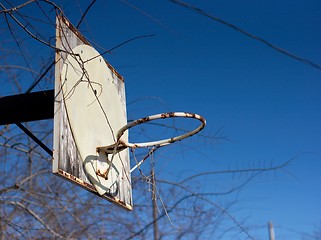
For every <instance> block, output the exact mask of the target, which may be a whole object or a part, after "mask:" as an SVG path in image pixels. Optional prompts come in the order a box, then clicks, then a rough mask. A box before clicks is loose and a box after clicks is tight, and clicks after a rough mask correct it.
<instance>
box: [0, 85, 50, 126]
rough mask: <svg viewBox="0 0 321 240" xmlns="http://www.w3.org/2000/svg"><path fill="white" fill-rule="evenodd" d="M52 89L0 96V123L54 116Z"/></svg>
mask: <svg viewBox="0 0 321 240" xmlns="http://www.w3.org/2000/svg"><path fill="white" fill-rule="evenodd" d="M54 99H55V96H54V90H47V91H41V92H33V93H24V94H18V95H12V96H6V97H0V125H6V124H12V123H21V122H30V121H37V120H43V119H50V118H53V117H54Z"/></svg>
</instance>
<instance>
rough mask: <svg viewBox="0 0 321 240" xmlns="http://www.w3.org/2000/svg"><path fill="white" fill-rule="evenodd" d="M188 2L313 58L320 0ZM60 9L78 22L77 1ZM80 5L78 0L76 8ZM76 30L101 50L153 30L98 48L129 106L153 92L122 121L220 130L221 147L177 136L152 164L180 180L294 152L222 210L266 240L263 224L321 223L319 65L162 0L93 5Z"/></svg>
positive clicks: (282, 229)
mask: <svg viewBox="0 0 321 240" xmlns="http://www.w3.org/2000/svg"><path fill="white" fill-rule="evenodd" d="M189 3H190V4H192V5H194V6H196V7H198V8H200V9H202V10H204V11H205V12H207V13H208V14H210V15H213V16H216V17H218V18H220V19H223V20H225V21H227V22H229V23H232V24H234V25H236V26H238V27H239V28H241V29H244V30H246V31H247V32H249V33H251V34H253V35H255V36H258V37H260V38H262V39H265V40H267V41H268V42H270V43H272V44H274V45H276V46H278V47H280V48H282V49H284V50H286V51H288V52H290V53H292V54H294V55H296V56H300V57H302V58H305V59H308V60H310V61H312V62H314V63H316V64H320V65H321V58H320V56H321V31H320V25H321V2H320V1H317V0H306V1H299V0H292V1H276V0H270V1H253V0H250V1H222V0H220V1H189ZM131 4H133V5H131ZM63 5H64V10H65V14H66V15H67V17H68V18H69V19H70V20H71V21H72V22H73V23H74V24H76V23H77V22H78V20H79V16H80V13H79V7H78V3H76V4H74V3H73V1H70V2H69V1H68V2H67V1H66V2H65V3H63ZM87 5H88V3H86V4H84V3H83V2H82V4H81V8H82V9H83V11H84V9H85V6H87ZM81 30H82V32H83V34H84V35H85V36H87V37H88V38H89V39H90V40H91V41H93V42H94V43H96V44H98V45H100V46H103V47H104V48H105V49H110V48H112V47H114V46H116V45H118V44H119V43H121V42H124V41H126V40H128V39H131V38H134V37H137V36H143V35H149V34H155V36H153V37H146V38H141V39H137V40H135V41H132V42H130V43H128V44H126V45H124V46H122V47H120V48H118V49H116V50H115V51H114V53H113V54H109V55H105V58H106V59H107V60H108V61H109V62H110V63H111V64H112V65H113V66H114V67H115V68H116V69H117V70H118V71H119V72H120V73H121V75H123V76H124V78H125V81H126V93H127V102H128V103H129V102H131V101H134V100H136V99H139V98H144V97H153V99H150V100H142V101H139V102H136V103H133V104H131V105H129V106H128V117H129V118H138V117H143V116H145V115H149V114H155V113H158V112H163V111H168V110H170V111H190V112H196V113H199V114H201V115H203V116H204V117H205V118H206V120H207V128H206V130H205V133H206V134H213V133H215V132H216V131H217V130H219V129H223V135H224V136H227V137H228V139H229V140H228V141H221V142H219V143H216V142H206V141H204V140H201V139H200V140H199V141H198V140H195V141H188V142H187V143H186V145H184V143H182V149H185V151H184V152H183V151H181V152H180V157H178V158H177V159H175V160H173V159H170V157H168V156H167V157H166V159H165V160H164V162H163V163H161V160H159V163H157V164H159V166H160V168H162V167H163V172H166V170H167V169H168V168H167V167H165V166H169V165H170V166H174V167H175V168H174V169H171V170H170V171H168V173H170V174H173V175H175V172H179V173H180V174H181V175H180V176H177V178H183V175H184V174H186V176H188V174H191V173H196V172H202V171H208V170H212V171H214V170H222V169H236V168H250V167H252V168H259V167H270V166H271V165H279V164H282V163H283V162H286V161H288V160H290V159H292V158H294V160H293V161H292V162H291V164H290V165H289V166H287V167H286V168H285V169H284V170H279V171H275V172H270V173H264V174H262V175H260V176H258V177H256V178H255V179H253V180H252V181H251V182H249V183H248V184H247V185H246V186H245V187H244V188H243V189H242V190H241V191H239V192H238V193H237V194H235V195H233V196H232V197H231V198H233V199H234V200H236V202H237V203H236V205H235V207H234V208H232V210H233V211H231V213H232V214H233V215H234V216H235V217H236V218H238V219H240V220H242V219H244V218H246V222H245V226H248V227H250V233H251V234H252V235H253V236H254V237H255V238H257V239H267V237H268V235H267V227H266V224H267V221H270V220H271V221H272V222H273V223H274V225H275V228H276V229H275V231H276V239H301V238H300V236H301V234H303V233H311V232H313V230H315V228H316V227H319V226H320V225H319V223H320V221H321V204H320V203H321V190H320V186H319V185H320V183H321V175H320V170H321V124H320V123H321V70H320V69H317V68H315V67H312V66H311V65H308V64H305V63H303V62H300V61H297V60H294V59H292V58H290V57H288V56H285V55H284V54H282V53H280V52H278V51H275V50H273V49H272V48H270V47H268V46H267V45H265V44H263V43H261V42H258V41H256V40H253V39H251V38H249V37H247V36H245V35H244V34H242V33H240V32H238V31H235V30H234V29H232V28H230V27H227V26H226V25H223V24H221V23H218V22H216V21H213V20H211V19H209V18H207V17H205V16H202V15H200V14H197V13H195V12H193V11H191V10H188V9H186V8H184V7H182V6H178V5H176V4H174V3H172V2H170V1H157V2H153V3H152V4H151V3H150V1H139V2H132V1H130V3H129V2H126V1H103V2H101V1H98V2H97V3H96V4H95V5H94V6H93V8H92V9H91V10H90V11H89V13H88V15H87V17H86V20H85V21H84V22H83V24H82V26H81ZM97 49H98V50H99V48H97ZM32 54H35V55H38V56H41V54H42V53H40V52H39V53H32ZM156 98H157V99H161V101H159V100H155V99H156ZM163 154H166V151H165V150H164V153H163ZM173 161H175V162H176V163H173ZM180 161H181V162H180ZM182 172H184V173H182ZM164 176H165V175H164ZM250 176H251V175H250V174H249V175H223V176H219V177H218V176H216V177H215V178H214V177H208V178H206V183H205V184H204V186H205V187H206V188H207V189H208V190H210V189H211V187H212V186H215V187H216V188H217V189H219V190H221V191H224V189H225V190H226V189H229V187H232V186H236V185H237V184H239V182H243V181H244V180H246V179H247V177H250ZM171 177H173V176H171ZM226 239H228V238H226ZM240 239H245V237H244V238H240Z"/></svg>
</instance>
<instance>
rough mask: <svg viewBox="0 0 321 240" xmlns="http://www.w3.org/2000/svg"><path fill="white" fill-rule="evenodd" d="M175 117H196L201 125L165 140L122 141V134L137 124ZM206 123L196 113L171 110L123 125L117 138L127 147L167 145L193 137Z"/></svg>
mask: <svg viewBox="0 0 321 240" xmlns="http://www.w3.org/2000/svg"><path fill="white" fill-rule="evenodd" d="M174 117H182V118H194V119H197V120H199V121H200V122H201V124H200V126H199V127H197V128H195V129H194V130H192V131H190V132H188V133H185V134H182V135H179V136H176V137H172V138H166V139H163V140H158V141H152V142H142V143H125V142H123V141H121V140H120V139H121V136H122V135H123V134H124V132H125V131H127V130H128V129H130V128H132V127H134V126H137V125H139V124H142V123H146V122H150V121H153V120H156V119H165V118H174ZM205 125H206V120H205V119H204V118H203V117H202V116H200V115H198V114H196V113H188V112H170V113H160V114H155V115H151V116H148V117H144V118H140V119H137V120H135V121H132V122H130V123H128V124H127V125H125V126H123V127H122V128H121V129H119V130H118V132H117V139H118V140H120V142H121V143H122V144H123V145H125V146H126V147H129V148H144V147H156V146H157V147H162V146H166V145H168V144H171V143H174V142H177V141H180V140H182V139H185V138H188V137H191V136H193V135H195V134H196V133H198V132H200V131H201V130H202V129H203V128H204V127H205Z"/></svg>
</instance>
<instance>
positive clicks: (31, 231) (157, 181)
mask: <svg viewBox="0 0 321 240" xmlns="http://www.w3.org/2000/svg"><path fill="white" fill-rule="evenodd" d="M95 4H98V3H96V1H95V0H94V1H91V2H90V3H88V5H87V6H86V7H85V8H84V9H83V10H82V11H81V15H80V16H79V19H80V20H79V22H78V24H77V25H76V26H77V27H79V26H80V25H81V24H82V23H83V21H85V19H86V14H87V13H88V12H89V11H90V8H91V7H92V6H94V5H95ZM30 8H32V9H33V12H34V14H33V15H27V14H26V12H28V11H26V10H27V9H28V10H29V12H28V13H30ZM60 13H63V8H62V7H59V6H58V4H56V3H54V2H53V1H47V0H42V1H38V0H30V1H24V2H20V3H19V4H13V3H12V2H10V1H6V4H4V3H0V17H1V20H0V21H1V26H2V27H1V29H0V34H1V44H0V48H1V55H0V69H1V75H0V77H1V88H2V89H3V91H2V94H17V93H23V92H26V91H32V90H33V88H34V87H35V86H37V87H38V88H40V89H42V90H45V89H50V88H52V86H53V82H54V76H53V68H52V66H53V65H54V64H53V56H54V51H55V46H54V29H55V16H56V14H60ZM136 39H137V38H136ZM131 40H133V39H131ZM128 41H130V40H128ZM128 41H126V42H128ZM126 42H124V43H120V44H119V45H117V46H116V47H114V48H113V49H116V48H118V47H121V46H122V45H123V44H125V43H126ZM33 44H35V46H33V48H30V49H33V50H32V51H34V49H35V51H39V53H40V52H41V56H40V57H39V56H37V58H34V57H33V56H34V55H35V54H36V55H37V54H38V52H31V51H30V50H29V46H30V45H33ZM40 50H41V51H40ZM105 51H106V52H107V50H105ZM42 56H46V57H42ZM52 125H53V123H52V120H44V121H39V122H30V123H28V124H27V125H26V126H27V128H28V129H29V130H30V131H31V132H33V133H34V134H35V135H36V136H37V137H38V138H39V139H40V140H41V141H42V142H43V143H44V144H45V145H47V146H51V145H52V137H53V136H52V132H53V129H52ZM176 130H177V129H176ZM220 137H221V136H220V135H219V134H217V133H214V134H203V135H200V137H199V138H200V139H203V140H204V141H208V140H209V139H211V140H218V139H219V138H220ZM136 154H139V153H136ZM155 158H157V155H156V156H155ZM51 162H52V159H51V156H48V154H47V153H46V152H45V151H43V150H42V149H41V148H39V146H38V145H37V144H36V143H34V142H33V141H32V140H31V139H30V138H28V136H26V135H25V134H24V133H23V132H22V131H20V130H19V129H18V128H17V127H16V126H15V125H14V124H12V125H6V126H1V127H0V166H1V168H0V172H1V175H0V182H1V187H0V205H1V210H0V234H1V235H0V236H1V239H52V238H57V239H58V238H62V239H150V238H151V236H153V234H154V237H155V238H158V239H186V238H189V239H204V238H209V236H216V238H217V239H220V238H223V237H224V236H225V234H227V233H228V234H230V233H231V234H240V232H241V235H242V236H243V238H244V239H247V238H249V239H253V236H252V235H251V234H250V231H249V229H247V228H246V225H245V224H244V223H243V222H242V221H243V219H237V218H235V217H234V215H233V206H234V205H235V204H237V202H235V200H228V199H225V198H224V196H228V195H230V194H232V193H234V192H237V191H239V190H241V189H242V187H244V186H245V185H246V184H248V183H249V182H250V181H251V180H252V179H253V178H255V177H256V176H258V175H259V174H261V173H262V172H266V171H277V170H278V169H280V168H283V167H285V166H286V164H287V163H284V164H283V165H280V166H271V167H263V168H248V169H240V168H238V169H227V170H225V171H210V170H209V171H208V172H201V173H196V174H193V175H190V176H189V177H187V178H185V179H181V180H177V179H176V180H168V179H163V178H162V177H161V176H162V175H161V173H160V172H158V171H157V169H156V173H155V178H154V177H153V176H150V175H149V174H150V171H151V170H152V168H150V167H149V166H146V167H144V168H142V169H140V172H138V174H136V175H133V179H132V181H133V189H134V204H135V205H134V210H133V211H132V212H126V211H124V210H122V209H120V208H118V207H116V206H114V205H112V204H109V203H106V202H105V200H103V199H101V198H99V197H96V196H94V195H92V194H90V193H88V192H86V191H85V190H82V189H80V188H79V187H77V186H74V185H73V184H71V183H69V182H66V181H65V180H63V179H60V178H58V177H57V176H54V175H52V174H50V172H51ZM221 174H226V175H231V176H232V175H235V174H239V176H240V177H239V179H241V180H240V181H238V184H236V185H234V186H232V187H230V188H228V189H221V190H219V191H215V190H214V189H210V190H209V191H208V189H207V191H206V190H205V189H202V182H204V181H205V180H204V177H206V176H213V175H221ZM151 193H152V194H151ZM155 223H157V224H155Z"/></svg>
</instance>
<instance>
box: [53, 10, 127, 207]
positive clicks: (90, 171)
mask: <svg viewBox="0 0 321 240" xmlns="http://www.w3.org/2000/svg"><path fill="white" fill-rule="evenodd" d="M56 22H57V23H56V47H57V50H56V67H55V115H54V157H53V168H52V171H53V173H54V174H57V175H59V176H61V177H63V178H65V179H67V180H69V181H71V182H73V183H75V184H77V185H79V186H81V187H83V188H85V189H87V190H89V191H90V192H92V193H94V194H97V195H98V196H101V197H103V198H105V199H107V200H109V201H111V202H114V203H116V204H117V205H119V206H121V207H123V208H125V209H128V210H132V188H131V176H130V163H129V151H128V149H124V150H122V151H119V152H118V153H117V154H114V156H113V157H111V155H108V154H106V153H99V152H98V151H97V147H101V146H109V145H113V144H115V142H116V139H115V137H116V134H117V131H118V130H119V129H120V128H121V127H122V126H124V125H126V124H127V115H126V98H125V84H124V80H123V78H122V76H121V75H120V74H119V73H118V72H117V71H116V70H115V69H114V68H113V67H112V66H111V65H110V64H109V63H108V62H106V61H105V60H104V58H103V57H102V56H101V55H100V54H99V53H98V52H97V51H96V50H95V49H94V48H93V47H92V46H91V45H90V44H89V42H88V41H86V39H85V38H84V37H83V36H82V35H81V34H80V33H79V32H78V30H76V29H75V28H74V27H73V26H72V24H71V23H70V22H69V21H68V20H67V19H66V18H65V17H63V16H58V17H57V21H56ZM122 138H125V139H128V135H126V134H125V135H124V136H123V137H122ZM107 169H109V170H110V171H109V172H108V176H107V177H101V176H100V175H99V174H98V173H99V172H105V171H106V170H107Z"/></svg>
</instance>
